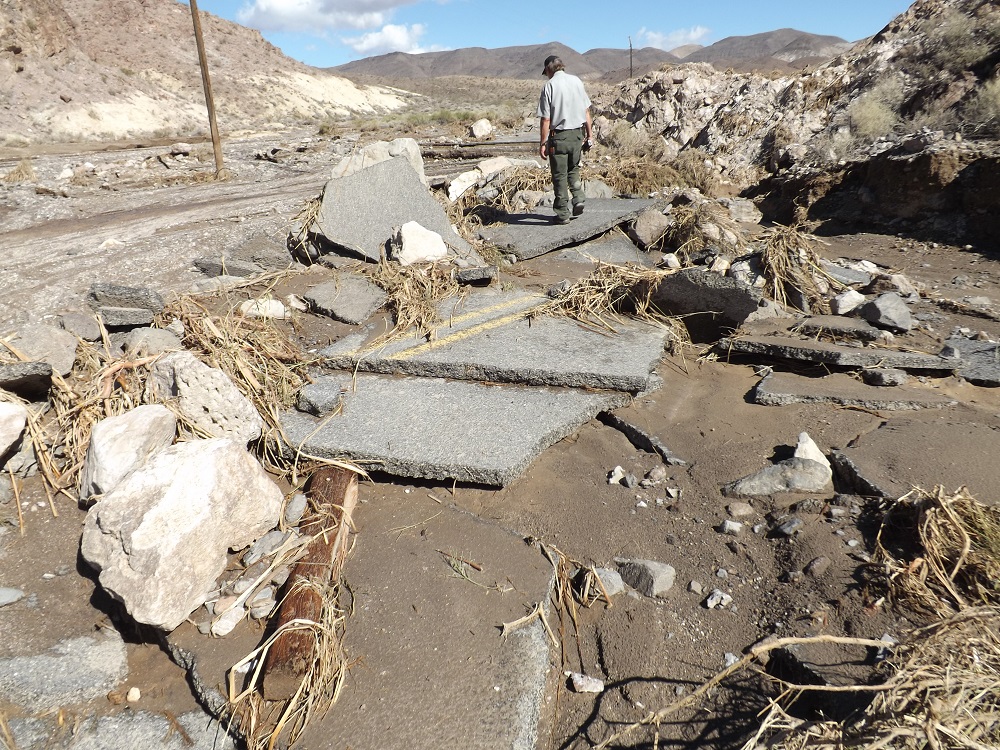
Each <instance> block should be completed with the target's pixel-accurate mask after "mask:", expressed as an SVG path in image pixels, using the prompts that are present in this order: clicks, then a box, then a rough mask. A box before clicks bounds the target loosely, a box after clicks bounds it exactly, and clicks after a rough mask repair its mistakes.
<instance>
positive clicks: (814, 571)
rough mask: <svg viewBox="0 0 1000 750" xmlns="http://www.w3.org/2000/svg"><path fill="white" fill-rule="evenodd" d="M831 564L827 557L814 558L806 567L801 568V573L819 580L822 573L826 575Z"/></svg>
mask: <svg viewBox="0 0 1000 750" xmlns="http://www.w3.org/2000/svg"><path fill="white" fill-rule="evenodd" d="M832 562H833V561H832V560H831V559H830V558H829V557H826V556H825V555H821V556H820V557H816V558H814V559H812V560H810V561H809V563H808V564H807V565H806V567H805V568H803V570H802V572H803V573H805V574H806V575H807V576H812V577H813V578H819V577H820V576H821V575H823V574H824V573H826V571H828V570H829V569H830V565H831V564H832Z"/></svg>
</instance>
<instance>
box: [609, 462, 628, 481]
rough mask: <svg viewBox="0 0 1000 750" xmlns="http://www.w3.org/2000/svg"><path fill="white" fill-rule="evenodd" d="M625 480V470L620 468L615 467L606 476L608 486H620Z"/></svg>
mask: <svg viewBox="0 0 1000 750" xmlns="http://www.w3.org/2000/svg"><path fill="white" fill-rule="evenodd" d="M624 478H625V470H624V469H623V468H622V467H621V466H616V467H615V468H613V469H612V470H611V473H609V474H608V484H621V483H622V480H623V479H624Z"/></svg>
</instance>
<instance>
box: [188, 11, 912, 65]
mask: <svg viewBox="0 0 1000 750" xmlns="http://www.w3.org/2000/svg"><path fill="white" fill-rule="evenodd" d="M197 2H198V8H199V9H200V10H203V11H208V12H210V13H214V14H215V15H218V16H222V17H223V18H227V19H229V20H231V21H236V22H237V23H241V24H243V25H244V26H250V27H253V28H255V29H259V30H260V31H261V33H262V34H263V35H264V38H265V39H267V40H268V41H269V42H271V43H272V44H274V45H276V46H278V47H280V48H281V50H282V51H283V52H284V53H285V54H286V55H288V56H290V57H293V58H295V59H297V60H301V61H302V62H305V63H307V64H309V65H314V66H316V67H328V66H333V65H340V64H342V63H346V62H350V61H351V60H357V59H360V58H362V57H370V56H372V55H380V54H383V53H386V52H392V51H401V52H430V51H435V50H447V49H458V48H460V47H490V48H492V47H511V46H519V45H534V44H542V43H545V42H553V41H557V42H562V43H563V44H566V45H568V46H570V47H572V48H573V49H575V50H576V51H578V52H586V51H587V50H589V49H594V48H595V47H612V48H617V49H627V48H628V43H629V37H631V38H632V44H633V46H634V47H636V48H639V47H660V48H661V49H666V50H669V49H673V48H675V47H678V46H680V45H682V44H689V43H697V44H711V43H712V42H717V41H718V40H720V39H722V38H724V37H727V36H743V35H748V34H758V33H760V32H764V31H773V30H775V29H780V28H794V29H799V30H800V31H808V32H811V33H813V34H831V35H833V36H839V37H843V38H844V39H847V40H848V41H856V40H858V39H862V38H864V37H866V36H870V35H872V34H875V33H876V32H878V31H879V30H880V29H881V28H882V27H883V26H885V25H886V24H887V23H888V22H889V21H891V20H892V19H893V18H895V17H896V16H897V15H899V14H900V13H902V12H903V11H904V10H906V9H907V8H908V7H909V5H910V2H908V1H907V0H838V1H837V2H829V1H825V0H740V1H738V2H731V1H729V0H695V1H694V2H692V1H691V0H686V1H685V2H677V0H627V1H625V2H622V1H620V2H609V1H608V0H562V1H561V2H559V1H557V2H539V1H538V0H197ZM567 19H568V20H567Z"/></svg>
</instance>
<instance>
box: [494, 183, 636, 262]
mask: <svg viewBox="0 0 1000 750" xmlns="http://www.w3.org/2000/svg"><path fill="white" fill-rule="evenodd" d="M654 203H655V201H653V200H648V199H644V198H604V199H600V198H591V199H590V200H588V201H587V205H586V208H585V209H584V212H583V214H582V215H580V216H578V217H577V218H575V219H573V220H572V221H571V222H570V223H569V224H553V223H552V219H553V216H554V214H553V213H552V209H550V208H537V209H535V212H534V213H530V214H507V215H506V216H504V217H503V218H501V219H500V221H499V223H497V224H493V225H490V226H488V227H484V228H483V229H482V230H480V232H479V236H480V237H481V238H482V239H484V240H486V241H487V242H489V243H490V244H492V245H495V246H496V247H498V248H500V249H501V250H503V251H504V252H507V253H511V254H512V255H514V256H515V257H516V258H517V259H518V260H527V259H528V258H536V257H538V256H539V255H544V254H545V253H548V252H551V251H553V250H558V249H559V248H561V247H567V246H569V245H576V244H579V243H581V242H585V241H586V240H589V239H593V238H594V237H597V236H598V235H601V234H604V233H605V232H607V231H608V230H609V229H613V228H614V227H616V226H618V225H620V224H624V223H625V222H628V221H632V220H633V219H635V217H636V216H638V215H639V214H640V213H641V212H642V211H644V210H645V209H647V208H649V207H650V206H652V205H653V204H654Z"/></svg>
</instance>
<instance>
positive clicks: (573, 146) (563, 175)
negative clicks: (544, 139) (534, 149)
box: [549, 128, 587, 219]
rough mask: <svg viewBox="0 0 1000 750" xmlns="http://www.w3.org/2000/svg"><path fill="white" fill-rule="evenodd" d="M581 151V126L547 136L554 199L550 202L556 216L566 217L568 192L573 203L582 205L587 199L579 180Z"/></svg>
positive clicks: (568, 210) (567, 216)
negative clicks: (571, 196) (571, 195)
mask: <svg viewBox="0 0 1000 750" xmlns="http://www.w3.org/2000/svg"><path fill="white" fill-rule="evenodd" d="M582 152H583V128H577V129H576V130H562V131H559V132H558V133H553V134H552V135H550V136H549V169H550V170H551V172H552V187H553V189H554V190H555V194H556V199H555V202H554V203H553V204H552V209H553V211H555V214H556V217H558V218H559V219H568V218H569V215H570V202H569V197H570V193H572V194H573V205H574V206H582V205H583V204H584V202H585V201H586V200H587V199H586V197H585V196H584V194H583V183H582V182H581V181H580V154H581V153H582Z"/></svg>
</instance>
